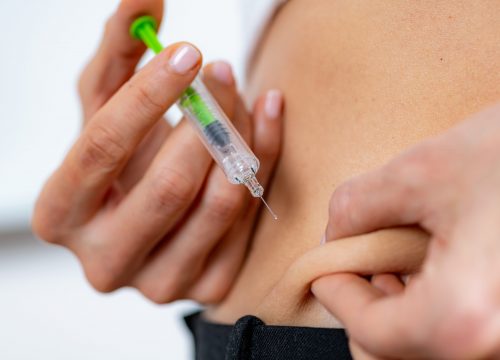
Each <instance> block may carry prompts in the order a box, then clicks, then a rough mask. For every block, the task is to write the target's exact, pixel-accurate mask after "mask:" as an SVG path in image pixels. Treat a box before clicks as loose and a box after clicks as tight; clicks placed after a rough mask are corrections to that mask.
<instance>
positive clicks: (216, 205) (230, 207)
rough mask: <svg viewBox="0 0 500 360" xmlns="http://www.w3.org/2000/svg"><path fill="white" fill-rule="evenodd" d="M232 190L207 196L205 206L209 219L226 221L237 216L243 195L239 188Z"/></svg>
mask: <svg viewBox="0 0 500 360" xmlns="http://www.w3.org/2000/svg"><path fill="white" fill-rule="evenodd" d="M232 190H233V189H232ZM234 190H235V191H226V192H225V193H224V192H219V193H217V194H213V195H211V196H209V197H208V198H207V200H206V205H205V206H206V211H207V213H208V215H209V217H210V218H211V219H213V220H215V221H218V222H223V223H226V222H230V221H231V220H233V219H234V218H235V217H236V216H237V214H238V213H239V210H240V209H241V207H242V206H243V196H242V194H241V192H240V191H238V190H239V189H234Z"/></svg>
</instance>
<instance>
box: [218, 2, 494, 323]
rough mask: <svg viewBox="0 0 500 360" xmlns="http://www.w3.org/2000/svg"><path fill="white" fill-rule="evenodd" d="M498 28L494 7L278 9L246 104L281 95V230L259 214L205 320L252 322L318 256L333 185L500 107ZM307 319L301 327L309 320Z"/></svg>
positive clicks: (306, 5)
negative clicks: (309, 256) (229, 281)
mask: <svg viewBox="0 0 500 360" xmlns="http://www.w3.org/2000/svg"><path fill="white" fill-rule="evenodd" d="M499 19H500V1H499V0H489V1H437V0H435V1H418V2H407V1H404V2H399V1H395V2H387V1H381V0H377V1H367V0H335V1H333V0H292V1H290V2H289V3H287V5H285V6H284V7H283V8H282V9H281V11H280V12H279V13H278V15H277V17H276V18H275V20H274V22H273V24H272V26H271V27H270V28H269V30H268V33H267V34H266V36H265V38H264V40H263V42H262V44H261V46H260V49H259V52H258V54H257V56H256V58H255V60H254V63H253V66H252V71H251V76H250V81H249V87H248V95H249V98H250V99H254V98H255V96H256V95H257V94H260V93H262V92H263V91H264V90H266V89H270V88H278V89H281V90H282V91H283V92H284V94H285V101H286V113H285V115H286V116H285V120H284V123H285V134H284V146H283V149H282V156H281V160H280V163H279V165H278V167H277V170H276V174H275V178H274V181H273V184H272V187H271V188H269V189H267V194H268V200H269V203H270V204H271V205H272V207H273V208H274V210H275V211H276V212H277V213H278V215H279V217H280V220H279V221H277V222H276V221H273V219H272V218H271V217H270V216H268V214H266V213H264V212H263V213H261V215H260V218H259V220H258V222H257V227H256V231H255V234H254V238H253V245H252V247H251V249H250V251H249V254H248V258H247V260H246V262H245V264H244V266H243V269H242V271H241V273H240V275H239V277H238V279H237V281H236V284H235V285H234V287H233V288H232V290H231V292H230V293H229V295H228V296H227V298H226V299H225V301H224V302H223V303H222V304H221V305H219V306H218V307H216V308H214V309H212V310H210V311H209V317H210V318H211V319H213V320H216V321H220V322H226V323H231V322H234V321H235V320H237V319H238V318H239V317H241V316H243V315H245V314H254V313H255V312H256V311H257V310H256V309H257V308H258V306H259V304H260V303H261V302H262V301H263V300H264V299H265V298H266V296H267V295H268V294H269V293H270V292H271V291H272V289H273V287H275V285H276V284H277V283H278V281H279V280H280V278H281V277H282V276H283V274H285V272H286V271H287V269H288V268H289V267H290V265H291V264H292V263H294V262H295V261H296V260H297V259H298V258H300V257H301V256H302V255H303V254H304V253H305V252H307V251H308V250H310V249H312V248H314V247H317V246H318V245H319V242H320V239H321V237H322V235H323V231H324V229H325V226H326V223H327V220H328V218H327V215H328V201H329V199H330V196H331V193H332V192H333V190H334V189H335V187H336V186H337V185H338V184H339V183H341V182H342V181H343V180H345V179H347V178H348V177H350V176H352V175H355V174H358V173H361V172H364V171H366V170H369V169H371V168H373V167H375V166H378V165H381V164H383V163H384V162H386V161H387V160H389V159H390V158H391V157H393V156H394V155H396V154H397V153H398V152H400V151H401V150H402V149H404V148H407V147H409V146H410V145H412V144H415V143H417V142H419V141H420V140H422V139H423V138H426V137H429V136H432V135H435V134H437V133H440V132H442V131H443V130H445V129H447V128H449V127H450V126H452V125H453V124H455V123H456V122H458V121H460V120H462V119H464V118H465V117H466V116H467V115H470V114H472V113H474V112H476V111H478V110H480V109H481V108H483V107H485V106H487V105H488V104H491V103H493V102H496V101H499V100H500V21H499ZM400 246H405V245H404V243H402V244H401V245H400ZM381 251H388V249H387V248H384V247H382V248H378V247H377V244H376V243H374V244H373V248H372V249H371V253H372V258H371V260H370V259H369V260H370V261H373V262H377V261H381V260H380V259H383V257H381V256H378V253H380V252H381ZM344 256H347V257H350V258H351V259H352V261H354V262H356V259H357V256H358V255H357V254H356V253H355V252H354V253H353V252H351V253H349V252H347V253H345V254H344ZM364 261H367V259H366V258H365V259H364ZM382 261H383V260H382ZM314 309H316V307H313V308H311V311H310V314H308V313H307V312H306V314H305V317H306V318H307V317H310V319H316V318H317V310H314ZM314 321H315V320H313V322H314Z"/></svg>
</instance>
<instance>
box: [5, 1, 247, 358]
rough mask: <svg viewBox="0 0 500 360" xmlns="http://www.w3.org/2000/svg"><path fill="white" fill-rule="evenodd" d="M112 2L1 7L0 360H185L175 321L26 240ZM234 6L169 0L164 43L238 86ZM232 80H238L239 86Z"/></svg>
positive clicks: (166, 311)
mask: <svg viewBox="0 0 500 360" xmlns="http://www.w3.org/2000/svg"><path fill="white" fill-rule="evenodd" d="M117 4H118V0H85V1H67V0H45V1H39V0H18V1H1V2H0V14H2V28H3V36H2V42H3V46H2V51H1V57H0V175H1V176H0V185H1V186H0V359H138V358H141V359H166V358H167V359H187V358H189V357H190V354H191V352H190V349H189V348H190V345H191V342H190V339H189V337H188V336H187V334H186V332H185V330H184V327H183V324H182V322H181V321H180V320H179V319H180V318H181V315H182V314H183V313H185V312H186V311H189V310H192V309H193V308H194V305H192V304H189V303H178V304H175V305H172V306H161V307H160V306H155V305H152V304H150V303H148V302H147V301H145V300H144V299H142V298H141V297H140V296H139V295H138V294H137V293H135V292H134V291H132V290H127V289H126V290H122V291H119V292H118V293H116V294H113V295H100V294H97V293H95V292H94V291H93V290H92V289H91V288H90V287H89V286H88V285H87V284H86V282H85V280H84V278H83V275H82V272H81V270H80V268H79V266H78V264H77V262H76V260H75V259H74V258H73V257H72V256H71V255H70V254H69V253H68V252H66V251H65V250H63V249H61V248H57V247H52V246H47V245H44V244H42V243H41V242H38V241H36V240H35V239H33V237H32V236H31V235H30V233H29V221H30V215H31V210H32V207H33V203H34V200H35V198H36V195H37V193H38V192H39V190H40V188H41V186H42V184H43V182H44V181H45V179H46V178H47V176H48V175H49V174H50V173H51V171H52V170H53V169H54V168H55V167H56V166H57V165H58V164H59V162H60V161H61V159H62V157H63V155H64V153H65V152H66V151H67V149H68V148H69V146H70V144H71V143H72V142H73V140H74V139H75V137H76V135H77V133H78V129H79V121H80V109H79V104H78V98H77V93H76V81H77V78H78V74H79V72H80V70H81V69H82V67H83V66H84V64H85V63H86V62H87V61H88V59H89V57H90V55H91V54H92V53H93V52H94V50H95V48H96V46H97V44H98V42H99V39H100V36H101V33H102V29H103V25H104V22H105V20H106V19H107V17H108V16H109V15H110V14H111V13H112V11H113V10H114V9H115V7H116V6H117ZM237 4H238V2H237V1H235V0H211V1H203V0H170V1H169V2H168V4H167V6H166V13H167V14H166V18H165V21H164V25H163V28H162V32H161V38H162V39H163V40H164V42H168V43H170V42H174V41H179V40H188V41H191V42H193V43H194V44H196V45H197V46H198V47H199V48H200V49H201V50H202V52H203V53H204V57H205V61H211V60H215V59H227V60H229V61H230V62H231V63H232V64H233V65H235V69H236V72H237V75H241V69H242V65H241V64H242V55H241V53H242V48H241V41H240V38H241V35H242V34H241V28H240V12H239V9H238V8H237V7H238V5H237ZM240 77H241V76H240Z"/></svg>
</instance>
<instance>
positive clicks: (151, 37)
mask: <svg viewBox="0 0 500 360" xmlns="http://www.w3.org/2000/svg"><path fill="white" fill-rule="evenodd" d="M156 27H157V25H156V21H155V20H154V18H153V17H151V16H142V17H140V18H138V19H137V20H136V21H134V23H133V24H132V26H131V28H130V33H131V35H132V36H134V37H135V38H137V39H140V40H142V41H143V42H144V43H145V44H146V45H147V46H148V47H149V48H150V49H152V50H153V51H154V52H155V53H159V52H161V51H162V50H163V46H162V45H161V43H160V42H159V40H158V38H157V36H156ZM177 105H178V106H179V108H180V109H181V111H182V112H183V113H184V115H185V116H186V118H187V119H189V121H190V122H191V123H192V124H193V125H194V127H195V128H196V130H197V132H198V134H199V136H200V138H201V140H202V141H203V143H204V144H205V146H206V148H207V149H208V151H209V152H210V154H211V155H212V157H213V158H214V160H215V161H216V162H217V164H218V165H219V166H220V167H221V169H222V170H223V171H224V173H225V174H226V176H227V178H228V180H229V182H231V183H233V184H243V185H245V186H246V187H247V188H248V190H249V191H250V193H251V194H252V196H253V197H259V198H260V199H261V200H262V202H263V203H264V205H266V207H267V209H268V210H269V212H270V213H271V215H272V216H273V217H274V219H278V217H277V216H276V214H275V213H274V212H273V211H272V210H271V208H270V207H269V205H267V203H266V202H265V200H264V198H263V195H264V188H263V187H262V186H261V185H260V184H259V182H258V180H257V178H256V174H257V171H258V169H259V160H258V159H257V157H256V156H255V155H254V154H253V152H252V150H250V148H249V147H248V145H247V144H246V143H245V141H244V140H243V139H242V137H241V135H240V134H239V133H238V131H237V130H236V129H235V128H234V126H233V125H232V124H231V122H230V121H229V120H228V118H227V116H226V115H225V114H224V112H223V111H222V109H221V108H220V106H219V105H218V104H217V102H216V101H215V99H214V98H213V97H212V96H211V95H210V93H209V91H208V90H207V88H206V87H205V85H204V84H203V81H202V80H201V78H200V77H199V76H198V77H197V78H196V79H195V81H194V82H193V83H192V84H191V86H190V87H188V88H187V89H186V91H185V92H184V93H183V95H182V97H181V98H180V99H179V101H178V102H177Z"/></svg>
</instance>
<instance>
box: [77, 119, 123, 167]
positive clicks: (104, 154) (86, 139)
mask: <svg viewBox="0 0 500 360" xmlns="http://www.w3.org/2000/svg"><path fill="white" fill-rule="evenodd" d="M127 154H128V152H127V149H126V147H125V146H124V145H123V140H122V139H121V136H120V135H119V134H118V132H117V131H115V130H112V129H111V128H110V127H105V126H102V125H100V124H93V126H92V127H91V128H88V131H86V132H85V134H84V135H83V150H82V154H81V159H80V160H81V165H82V166H83V168H84V170H93V169H96V168H98V169H101V170H105V171H113V170H115V169H116V168H117V167H119V165H120V164H121V162H122V161H123V160H124V159H125V158H126V157H127Z"/></svg>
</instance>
